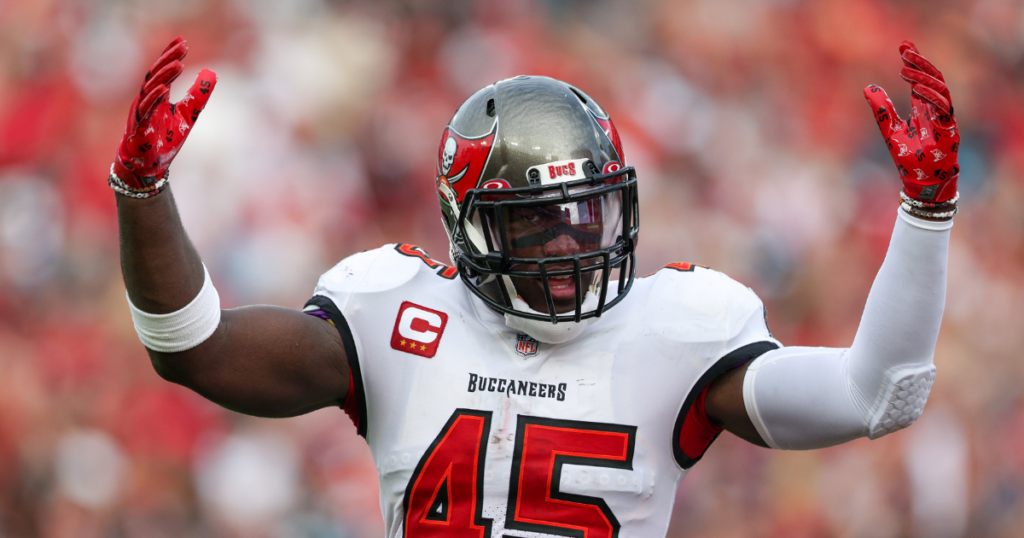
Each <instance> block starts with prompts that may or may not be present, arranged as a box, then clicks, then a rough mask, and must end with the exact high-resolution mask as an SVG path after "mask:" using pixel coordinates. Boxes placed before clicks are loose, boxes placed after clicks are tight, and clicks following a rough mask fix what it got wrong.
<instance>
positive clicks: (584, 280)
mask: <svg viewBox="0 0 1024 538" xmlns="http://www.w3.org/2000/svg"><path fill="white" fill-rule="evenodd" d="M584 169H585V170H586V172H585V174H586V177H585V178H583V179H579V180H572V181H568V182H563V183H553V184H548V185H541V184H540V183H539V182H537V184H536V185H535V186H530V187H520V188H501V189H470V190H469V191H468V192H467V193H466V197H465V199H464V200H463V202H462V204H460V205H461V208H460V210H459V211H458V213H459V214H458V217H457V220H456V221H455V222H456V229H455V230H453V232H454V233H453V234H452V235H453V238H454V239H455V240H456V242H460V241H461V242H463V244H462V245H457V246H460V247H462V248H458V249H457V251H459V256H458V260H457V261H456V263H457V265H458V267H459V269H460V274H461V275H462V278H463V281H465V283H466V284H467V285H468V286H469V288H470V289H471V290H472V291H473V292H474V293H475V294H476V295H477V296H478V297H480V298H481V299H483V300H484V302H486V303H487V304H488V305H489V306H491V307H492V308H494V309H496V310H498V311H500V312H502V313H505V314H510V315H514V316H519V317H524V318H527V319H534V320H538V321H548V322H551V323H558V322H567V321H571V322H579V321H581V320H584V319H588V318H592V317H598V316H600V315H601V314H602V313H603V312H604V310H605V309H606V308H609V307H611V306H613V305H614V304H616V303H617V302H618V301H619V300H621V299H622V297H623V296H624V295H625V293H626V292H627V291H628V290H629V287H630V286H631V285H632V282H633V277H634V272H635V267H634V254H633V251H634V247H635V241H636V237H637V231H638V222H637V211H636V209H637V200H636V175H635V172H634V171H633V169H632V168H622V169H619V170H616V171H615V172H612V173H609V174H594V173H593V172H594V171H596V166H594V165H593V163H591V162H589V161H588V162H587V163H585V166H584ZM610 283H612V285H613V286H614V288H615V291H614V292H612V293H611V297H610V298H609V285H610ZM517 298H518V299H520V300H518V301H517V300H516V299H517ZM524 303H525V304H527V305H529V306H530V308H524Z"/></svg>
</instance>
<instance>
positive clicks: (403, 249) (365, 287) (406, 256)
mask: <svg viewBox="0 0 1024 538" xmlns="http://www.w3.org/2000/svg"><path fill="white" fill-rule="evenodd" d="M424 271H426V272H430V273H433V274H434V275H436V277H438V278H446V279H449V280H452V279H455V278H457V276H458V272H457V271H456V270H455V268H454V267H449V266H447V265H444V264H442V263H440V262H437V261H434V260H432V259H431V258H430V256H429V255H428V254H427V252H426V251H425V250H423V249H422V248H420V247H418V246H416V245H408V244H404V243H398V244H395V243H392V244H388V245H384V246H382V247H380V248H376V249H373V250H367V251H365V252H360V253H358V254H353V255H352V256H349V257H348V258H345V259H344V260H342V261H341V262H339V263H338V264H337V265H335V266H334V267H332V268H331V269H330V270H329V271H327V272H326V273H324V274H323V275H322V276H321V277H320V280H319V282H317V286H316V290H315V291H314V292H313V294H314V295H327V296H329V297H332V298H333V299H334V300H335V301H336V302H337V300H338V299H339V298H341V297H344V296H348V295H350V294H352V293H375V292H382V291H388V290H393V289H395V288H398V287H400V286H402V285H404V284H406V283H407V282H409V281H410V280H412V279H413V278H414V277H416V276H417V275H418V274H420V273H422V272H424ZM337 306H338V307H339V308H341V309H342V310H344V305H343V304H338V305H337Z"/></svg>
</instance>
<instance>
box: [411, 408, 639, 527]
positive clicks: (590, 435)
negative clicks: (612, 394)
mask: <svg viewBox="0 0 1024 538" xmlns="http://www.w3.org/2000/svg"><path fill="white" fill-rule="evenodd" d="M490 422H491V413H490V412H489V411H475V410H469V409H457V410H456V411H455V412H454V413H453V414H452V416H451V418H450V419H448V423H447V424H445V427H444V428H443V429H442V430H441V433H439V434H438V435H437V438H436V439H434V442H433V443H432V444H431V445H430V447H429V448H428V449H427V451H426V453H425V454H424V455H423V457H422V458H421V459H420V462H419V464H418V465H417V466H416V470H415V471H414V472H413V475H412V478H411V479H410V480H409V485H408V487H407V488H406V491H405V501H404V508H405V536H406V537H407V538H421V537H467V538H469V537H472V538H490V534H491V523H492V521H491V520H490V519H487V518H484V517H483V515H482V513H483V471H484V460H485V455H486V448H487V436H488V434H489V433H490ZM635 444H636V426H622V425H618V424H605V423H600V422H583V421H576V420H557V419H549V418H540V417H530V416H524V415H520V416H519V418H518V424H517V428H516V445H515V453H514V456H513V460H512V472H511V477H510V479H509V498H508V509H507V511H506V514H505V528H506V529H514V530H522V531H532V532H541V533H547V534H555V535H560V536H570V537H576V538H615V537H616V536H618V534H619V528H620V525H619V521H618V520H617V519H616V518H615V514H613V513H612V511H611V509H610V508H609V507H608V504H607V503H606V502H605V501H604V499H602V498H600V497H591V496H589V495H576V494H570V493H563V492H561V491H559V488H558V486H559V484H560V482H561V475H562V467H563V466H564V465H565V464H573V465H588V466H593V467H610V468H615V469H627V470H631V469H632V468H633V450H634V447H635Z"/></svg>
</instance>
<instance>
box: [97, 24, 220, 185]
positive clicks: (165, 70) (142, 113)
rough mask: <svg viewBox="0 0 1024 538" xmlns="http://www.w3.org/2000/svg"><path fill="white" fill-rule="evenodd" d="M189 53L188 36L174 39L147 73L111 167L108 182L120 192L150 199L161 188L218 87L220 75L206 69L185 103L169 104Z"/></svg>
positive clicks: (183, 100) (191, 89)
mask: <svg viewBox="0 0 1024 538" xmlns="http://www.w3.org/2000/svg"><path fill="white" fill-rule="evenodd" d="M187 53H188V45H187V44H186V43H185V40H184V39H182V38H181V37H177V38H175V39H174V41H171V44H170V45H167V48H166V49H164V52H163V54H161V55H160V59H158V60H157V61H156V63H155V64H153V67H152V68H150V70H149V72H148V73H146V80H145V82H144V83H143V84H142V89H141V90H140V91H139V95H137V96H135V101H134V102H132V107H131V110H130V111H129V113H128V125H127V127H125V130H124V138H122V139H121V145H120V146H118V148H117V156H116V158H115V159H114V164H113V166H112V167H111V176H110V186H111V187H112V188H113V189H114V190H115V191H117V192H119V193H121V194H124V195H126V196H132V197H134V198H146V197H149V196H153V195H154V194H157V193H159V192H160V191H161V190H163V188H164V186H165V185H166V182H167V168H168V167H169V166H170V165H171V161H172V160H173V159H174V156H175V155H177V154H178V151H179V150H180V149H181V145H182V144H184V143H185V139H186V138H187V137H188V134H189V132H191V130H192V126H193V125H194V124H195V122H196V118H198V117H199V113H200V112H202V110H203V108H205V107H206V101H207V100H209V99H210V94H211V93H213V88H214V87H215V86H216V85H217V74H216V73H214V72H213V71H210V70H209V69H203V70H202V71H200V73H199V76H198V77H197V78H196V81H195V83H194V84H192V87H191V88H189V90H188V92H187V93H186V94H185V97H182V99H181V101H178V102H177V103H170V102H168V100H167V95H168V93H169V92H170V88H171V83H172V82H174V79H176V78H178V75H180V74H181V70H182V68H183V66H182V64H181V60H182V59H183V58H184V57H185V54H187Z"/></svg>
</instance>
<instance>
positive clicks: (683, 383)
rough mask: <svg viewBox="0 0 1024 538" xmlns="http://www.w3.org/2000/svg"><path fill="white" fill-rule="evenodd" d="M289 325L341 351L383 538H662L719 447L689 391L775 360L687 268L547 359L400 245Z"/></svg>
mask: <svg viewBox="0 0 1024 538" xmlns="http://www.w3.org/2000/svg"><path fill="white" fill-rule="evenodd" d="M611 287H612V288H614V287H615V286H614V285H613V286H611ZM305 310H306V311H307V312H309V313H311V314H315V315H319V316H321V317H324V318H325V319H329V320H330V321H331V322H332V323H334V324H335V325H336V326H337V327H338V329H339V332H341V334H342V338H343V340H344V341H345V345H346V350H347V352H348V358H349V363H350V365H351V370H352V383H351V390H350V394H349V397H348V398H347V399H346V402H345V408H346V410H347V411H348V412H349V413H350V415H351V416H352V418H353V420H354V422H356V425H357V428H358V431H359V433H360V435H362V436H364V437H365V438H366V441H367V443H368V444H369V446H370V449H371V451H372V454H373V459H374V461H375V463H376V466H377V469H378V472H379V475H380V496H381V511H382V513H383V515H384V523H385V525H386V527H387V536H388V537H398V536H405V537H408V538H419V537H440V536H444V537H470V536H472V537H474V538H492V537H494V538H501V537H552V536H579V537H586V538H611V537H615V536H619V537H622V538H627V537H629V538H633V537H636V538H650V537H653V536H664V535H665V533H666V531H667V529H668V524H669V518H670V516H671V513H672V506H673V503H674V500H675V493H676V490H677V488H678V485H679V481H680V480H682V478H683V476H685V474H686V473H687V470H688V469H689V468H690V467H691V466H692V465H693V464H694V463H695V462H696V461H697V460H699V459H700V457H701V456H702V455H703V453H704V450H705V449H706V448H707V446H708V444H710V442H711V441H713V440H714V437H715V436H716V435H717V433H718V432H717V430H716V429H714V428H713V427H711V426H710V424H709V423H708V421H707V418H706V415H705V414H704V412H703V398H702V397H701V396H702V392H703V391H704V389H705V388H706V386H707V385H708V384H709V383H710V381H711V380H712V379H714V378H715V377H717V376H718V375H720V374H721V373H723V372H724V371H726V370H728V369H729V368H731V367H734V366H736V365H739V364H742V363H744V362H745V361H747V360H748V359H750V358H751V357H755V356H758V355H760V354H761V353H764V352H765V351H767V350H770V349H774V348H776V347H778V346H779V344H778V342H777V341H776V340H775V339H774V338H773V337H772V335H771V333H770V332H769V331H768V328H767V326H766V324H765V318H764V307H763V305H762V304H761V301H760V300H759V299H758V298H757V296H756V295H755V294H754V293H753V292H752V291H751V290H750V289H749V288H747V287H745V286H743V285H741V284H739V283H737V282H736V281H734V280H732V279H730V278H729V277H727V276H725V275H724V274H722V273H719V272H716V271H712V270H710V269H706V268H704V267H700V266H695V265H690V264H671V265H669V266H666V267H665V268H663V269H662V270H660V271H658V272H656V273H654V274H653V275H650V276H647V277H643V278H637V279H636V280H635V282H634V284H633V288H632V290H631V291H630V292H629V294H628V295H627V296H626V298H625V299H623V301H622V302H621V303H620V304H618V305H616V306H615V307H614V308H611V309H609V310H607V311H606V312H605V313H604V315H602V316H601V317H600V318H598V319H597V320H596V321H595V322H594V323H592V324H591V325H590V326H589V327H588V328H587V329H586V330H585V331H584V332H583V333H582V335H581V336H579V337H578V338H576V339H574V340H572V341H570V342H567V343H564V344H558V345H554V344H544V343H539V342H537V341H536V340H534V339H532V338H530V337H529V336H527V335H525V334H520V333H517V332H516V331H514V330H512V329H510V328H508V327H507V326H506V325H505V320H504V317H503V316H502V315H501V314H498V313H497V312H495V311H493V310H491V309H490V308H488V307H487V306H486V305H484V304H483V303H482V302H481V301H480V300H479V299H477V298H476V297H475V296H474V295H472V293H471V292H470V291H469V290H468V289H467V287H466V286H465V284H463V283H462V282H461V279H460V277H459V276H458V274H457V273H456V271H455V269H453V268H451V267H448V266H445V265H443V264H441V263H438V262H435V261H433V260H431V259H430V258H429V257H428V256H427V254H426V253H425V252H424V251H423V250H422V249H420V248H419V247H415V246H413V245H401V244H399V245H386V246H384V247H381V248H379V249H376V250H371V251H367V252H362V253H359V254H356V255H354V256H351V257H349V258H347V259H345V260H344V261H342V262H341V263H339V264H338V265H337V266H335V267H334V268H333V269H331V270H330V271H328V272H327V273H325V274H324V275H323V276H322V277H321V278H320V281H319V283H318V285H317V287H316V291H315V292H314V297H313V299H311V300H310V301H309V303H308V304H307V306H306V309H305Z"/></svg>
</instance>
